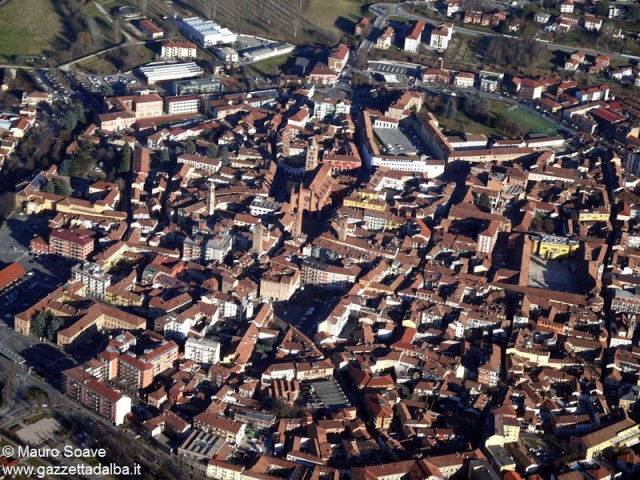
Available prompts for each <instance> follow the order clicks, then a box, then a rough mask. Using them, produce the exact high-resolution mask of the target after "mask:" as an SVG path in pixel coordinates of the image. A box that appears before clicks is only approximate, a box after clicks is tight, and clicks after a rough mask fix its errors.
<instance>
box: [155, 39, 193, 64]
mask: <svg viewBox="0 0 640 480" xmlns="http://www.w3.org/2000/svg"><path fill="white" fill-rule="evenodd" d="M196 52H197V47H196V44H195V43H191V42H165V43H163V44H162V48H161V49H160V56H161V57H162V58H163V59H164V60H173V59H176V58H183V59H190V58H196Z"/></svg>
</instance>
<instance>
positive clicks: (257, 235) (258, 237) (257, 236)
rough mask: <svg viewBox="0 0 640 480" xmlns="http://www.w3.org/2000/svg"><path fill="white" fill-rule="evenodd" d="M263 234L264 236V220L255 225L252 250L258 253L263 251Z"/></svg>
mask: <svg viewBox="0 0 640 480" xmlns="http://www.w3.org/2000/svg"><path fill="white" fill-rule="evenodd" d="M263 236H264V225H262V222H260V223H257V224H256V225H255V226H254V227H253V245H252V250H253V253H255V254H257V255H260V254H261V253H262V248H263V247H262V242H263Z"/></svg>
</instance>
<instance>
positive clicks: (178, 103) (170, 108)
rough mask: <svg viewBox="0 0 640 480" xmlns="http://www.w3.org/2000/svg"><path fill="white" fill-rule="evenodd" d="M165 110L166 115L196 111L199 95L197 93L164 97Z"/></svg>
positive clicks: (198, 104)
mask: <svg viewBox="0 0 640 480" xmlns="http://www.w3.org/2000/svg"><path fill="white" fill-rule="evenodd" d="M164 105H165V111H166V112H167V114H168V115H182V114H185V113H198V112H199V111H200V97H199V96H198V95H185V96H182V97H165V99H164Z"/></svg>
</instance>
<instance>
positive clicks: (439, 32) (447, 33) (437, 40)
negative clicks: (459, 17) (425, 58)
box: [429, 23, 453, 50]
mask: <svg viewBox="0 0 640 480" xmlns="http://www.w3.org/2000/svg"><path fill="white" fill-rule="evenodd" d="M452 37H453V24H452V23H441V24H440V25H438V26H437V27H435V28H434V29H433V30H431V38H430V40H429V46H430V47H431V48H435V49H438V50H446V49H447V48H449V43H451V38H452Z"/></svg>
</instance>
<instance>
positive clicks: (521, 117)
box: [501, 107, 558, 135]
mask: <svg viewBox="0 0 640 480" xmlns="http://www.w3.org/2000/svg"><path fill="white" fill-rule="evenodd" d="M501 113H503V114H504V115H506V116H507V117H508V118H509V119H511V120H512V121H513V122H515V123H517V124H518V125H522V126H523V127H524V128H526V129H527V132H529V133H545V134H547V135H555V134H557V133H558V130H557V129H556V127H554V126H553V124H551V123H549V122H547V121H546V120H545V119H544V118H540V117H538V116H537V115H534V114H533V113H531V112H528V111H527V110H525V109H524V108H521V107H515V108H514V107H509V108H507V109H505V110H502V111H501Z"/></svg>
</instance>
